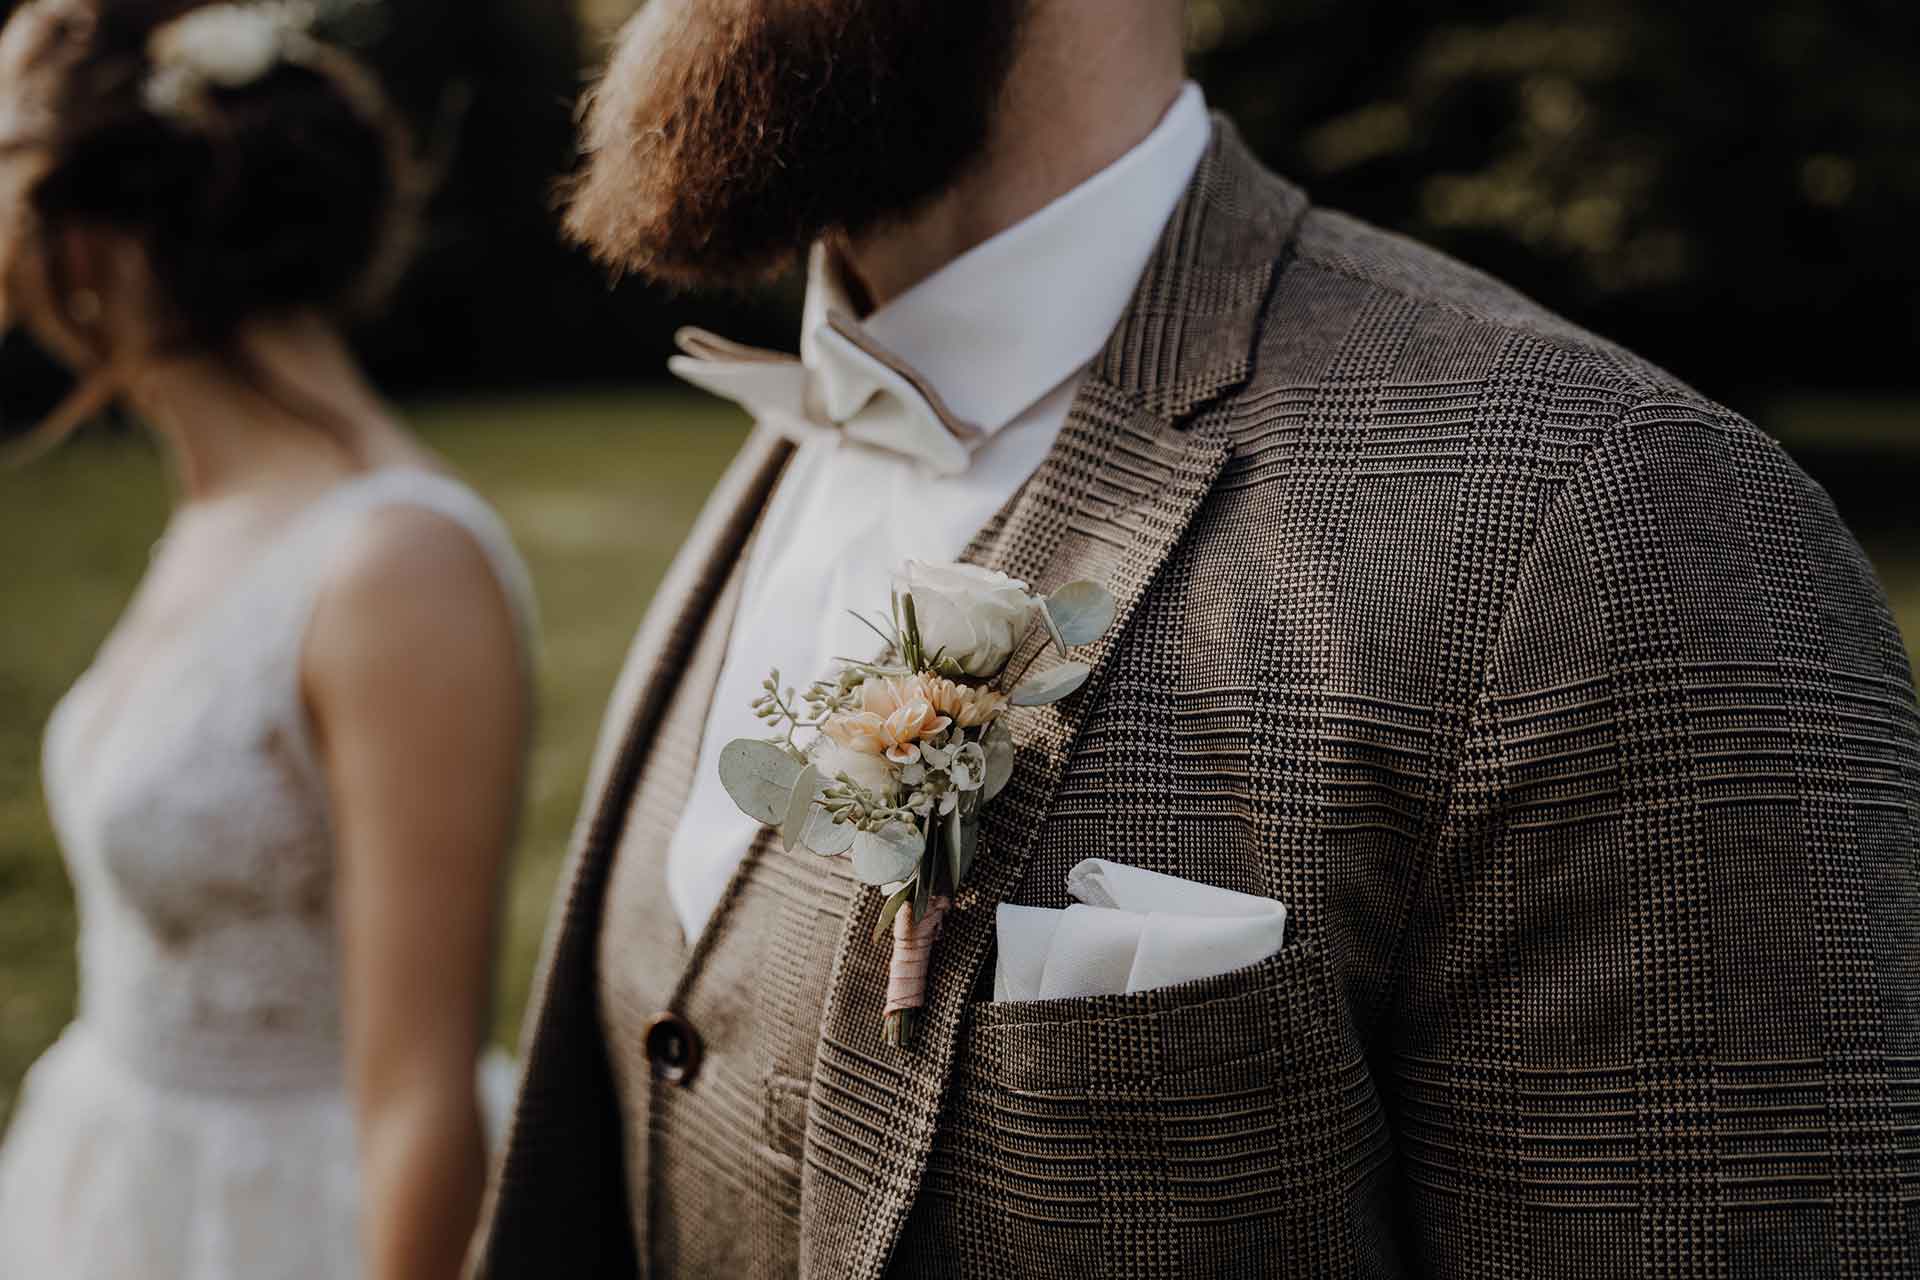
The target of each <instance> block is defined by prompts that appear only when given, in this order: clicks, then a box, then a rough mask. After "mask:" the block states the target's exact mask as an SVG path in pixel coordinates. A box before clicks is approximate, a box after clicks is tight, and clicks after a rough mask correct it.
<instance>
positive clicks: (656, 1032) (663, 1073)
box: [642, 1009, 700, 1087]
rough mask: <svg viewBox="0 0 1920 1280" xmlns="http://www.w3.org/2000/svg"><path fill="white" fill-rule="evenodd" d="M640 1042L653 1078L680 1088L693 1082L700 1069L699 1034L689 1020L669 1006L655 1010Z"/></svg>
mask: <svg viewBox="0 0 1920 1280" xmlns="http://www.w3.org/2000/svg"><path fill="white" fill-rule="evenodd" d="M642 1043H643V1044H644V1045H645V1046H646V1050H647V1061H648V1063H649V1064H651V1065H652V1067H653V1074H654V1078H655V1079H658V1080H664V1081H666V1082H667V1083H668V1084H677V1085H680V1086H682V1087H684V1086H686V1085H690V1084H692V1083H693V1077H694V1075H695V1074H696V1073H697V1072H698V1071H699V1070H700V1033H699V1032H698V1031H695V1030H694V1029H693V1024H692V1023H691V1022H688V1021H687V1020H686V1019H685V1018H683V1017H681V1016H680V1015H679V1014H677V1013H675V1012H674V1011H673V1010H671V1009H668V1010H667V1011H666V1012H664V1013H656V1014H655V1015H653V1021H651V1022H649V1023H648V1024H647V1033H646V1037H645V1039H644V1040H643V1041H642Z"/></svg>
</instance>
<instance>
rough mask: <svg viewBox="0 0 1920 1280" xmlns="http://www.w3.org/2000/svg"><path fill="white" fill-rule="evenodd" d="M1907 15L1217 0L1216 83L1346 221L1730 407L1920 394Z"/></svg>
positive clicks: (1919, 276)
mask: <svg viewBox="0 0 1920 1280" xmlns="http://www.w3.org/2000/svg"><path fill="white" fill-rule="evenodd" d="M1917 30H1920V27H1917V26H1916V9H1915V6H1914V5H1913V4H1912V3H1910V0H1840V2H1839V3H1835V2H1834V0H1746V3H1742V4H1726V3H1700V2H1698V0H1696V2H1694V3H1687V4H1675V3H1671V0H1559V2H1557V3H1531V4H1528V3H1516V2H1513V0H1506V2H1501V0H1455V2H1454V3H1450V4H1443V5H1430V6H1423V7H1420V8H1417V9H1416V8H1415V7H1413V6H1408V5H1405V4H1397V3H1385V2H1383V0H1272V2H1270V3H1260V2H1259V0H1214V2H1211V3H1204V4H1200V5H1198V6H1197V7H1196V9H1195V32H1194V35H1195V44H1196V46H1197V48H1198V50H1199V56H1198V59H1197V68H1198V72H1199V76H1200V78H1201V80H1202V81H1203V83H1204V84H1205V85H1206V87H1207V89H1208V91H1209V93H1210V94H1211V96H1212V97H1213V100H1214V102H1215V103H1216V104H1217V105H1218V106H1220V107H1221V108H1222V109H1224V110H1225V111H1226V112H1227V113H1228V114H1229V115H1232V116H1233V117H1234V118H1235V119H1236V120H1238V121H1239V122H1241V125H1242V127H1243V129H1244V130H1245V131H1246V133H1247V134H1248V136H1249V137H1250V138H1251V139H1253V141H1254V142H1255V145H1256V146H1257V147H1258V148H1259V149H1260V151H1261V153H1262V154H1263V155H1264V156H1265V157H1266V158H1267V160H1268V161H1269V162H1270V163H1271V164H1273V165H1274V166H1275V167H1276V168H1278V169H1280V170H1281V171H1282V172H1285V173H1288V174H1290V175H1292V176H1294V177H1295V178H1296V180H1298V181H1300V182H1302V183H1303V184H1304V185H1306V186H1307V187H1308V188H1309V190H1311V192H1312V193H1313V195H1314V197H1315V198H1316V199H1317V200H1319V201H1320V202H1322V203H1324V204H1329V205H1333V206H1336V207H1340V208H1344V209H1347V210H1349V211H1351V212H1354V213H1357V214H1360V215H1361V216H1363V217H1366V218H1368V219H1369V220H1372V221H1374V222H1377V223H1381V224H1383V225H1386V226H1390V227H1394V228H1397V229H1401V230H1404V231H1407V232H1409V233H1410V234H1413V235H1415V236H1418V237H1420V238H1422V239H1424V240H1427V241H1429V242H1431V243H1435V244H1438V245H1440V246H1442V247H1443V248H1445V249H1447V250H1449V251H1450V252H1452V253H1454V254H1456V255H1457V256H1459V257H1462V258H1464V259H1466V260H1467V261H1469V262H1472V263H1474V264H1475V265H1477V266H1481V267H1484V268H1486V269H1487V270H1490V271H1492V272H1493V273H1495V274H1496V275H1499V276H1502V277H1504V278H1505V279H1507V280H1508V281H1509V282H1511V283H1513V284H1515V285H1517V286H1519V287H1521V288H1523V289H1525V290H1526V291H1527V292H1529V293H1532V294H1534V295H1535V296H1537V297H1539V298H1541V299H1542V300H1544V301H1546V302H1548V303H1549V304H1551V305H1553V306H1554V307H1556V308H1557V309H1559V310H1562V311H1565V312H1568V313H1570V314H1571V315H1572V316H1573V317H1575V318H1576V319H1578V320H1580V321H1581V322H1582V323H1584V324H1586V325H1588V326H1589V327H1592V328H1595V329H1598V330H1600V331H1602V332H1604V333H1606V334H1608V335H1609V336H1613V337H1617V338H1620V339H1621V340H1623V341H1626V342H1627V343H1629V344H1630V345H1632V346H1634V347H1636V348H1638V349H1640V350H1641V351H1642V352H1644V353H1645V354H1647V355H1649V356H1651V357H1653V358H1655V359H1658V360H1661V361H1662V362H1664V363H1668V364H1670V365H1672V366H1673V367H1674V368H1675V369H1676V371H1678V372H1680V373H1682V374H1683V375H1684V376H1686V377H1688V378H1689V379H1691V380H1693V381H1695V382H1697V383H1699V384H1701V385H1702V386H1703V387H1704V389H1706V390H1708V391H1709V392H1711V393H1714V394H1717V395H1721V396H1724V397H1727V398H1745V397H1748V396H1752V395H1755V394H1759V393H1763V392H1766V391H1769V390H1775V389H1777V388H1778V385H1779V384H1780V383H1782V382H1788V383H1794V384H1799V385H1803V386H1805V385H1816V386H1826V387H1845V388H1849V389H1869V388H1893V387H1908V388H1910V387H1912V386H1914V385H1915V383H1916V372H1915V368H1914V353H1915V350H1916V344H1920V248H1916V239H1915V231H1916V220H1915V215H1916V214H1917V213H1920V93H1916V89H1915V83H1916V81H1915V77H1916V72H1920V39H1916V32H1917Z"/></svg>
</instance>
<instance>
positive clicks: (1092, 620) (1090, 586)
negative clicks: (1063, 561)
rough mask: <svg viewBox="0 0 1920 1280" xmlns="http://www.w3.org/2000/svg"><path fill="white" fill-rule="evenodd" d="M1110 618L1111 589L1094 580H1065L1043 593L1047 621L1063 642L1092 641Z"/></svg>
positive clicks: (1109, 622) (1107, 623)
mask: <svg viewBox="0 0 1920 1280" xmlns="http://www.w3.org/2000/svg"><path fill="white" fill-rule="evenodd" d="M1113 618H1114V603H1113V593H1112V592H1111V591H1108V590H1107V589H1106V588H1105V587H1103V586H1101V585H1100V584H1099V583H1097V582H1088V581H1087V580H1085V579H1084V578H1083V579H1081V580H1080V581H1078V582H1069V583H1068V584H1067V585H1066V586H1064V587H1062V588H1060V589H1059V590H1058V591H1056V592H1054V593H1053V594H1052V595H1050V596H1048V597H1047V625H1048V627H1049V629H1050V630H1052V632H1053V634H1054V636H1055V638H1056V639H1059V640H1061V641H1062V642H1064V643H1065V644H1069V645H1078V644H1092V643H1093V642H1094V641H1095V640H1098V639H1099V638H1100V637H1101V636H1103V635H1105V634H1107V629H1108V628H1109V627H1111V626H1112V625H1113Z"/></svg>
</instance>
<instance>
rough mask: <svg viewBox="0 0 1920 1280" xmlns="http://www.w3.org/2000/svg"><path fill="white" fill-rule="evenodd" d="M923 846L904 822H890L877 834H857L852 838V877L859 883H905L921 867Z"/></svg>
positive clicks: (913, 829)
mask: <svg viewBox="0 0 1920 1280" xmlns="http://www.w3.org/2000/svg"><path fill="white" fill-rule="evenodd" d="M925 847H926V843H925V841H924V840H923V839H922V837H921V835H920V832H919V831H918V830H916V829H915V828H914V827H912V826H910V825H908V824H907V823H904V822H892V823H888V824H887V825H886V826H884V827H882V828H881V829H880V830H878V831H860V832H856V833H855V834H854V837H853V874H854V877H855V878H856V879H858V880H859V881H860V882H861V883H862V884H892V883H893V882H894V881H896V880H905V879H906V878H907V877H909V876H911V875H912V874H913V873H914V870H915V869H916V868H917V867H919V865H920V854H921V852H922V851H923V850H924V849H925Z"/></svg>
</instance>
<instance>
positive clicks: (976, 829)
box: [947, 808, 980, 889]
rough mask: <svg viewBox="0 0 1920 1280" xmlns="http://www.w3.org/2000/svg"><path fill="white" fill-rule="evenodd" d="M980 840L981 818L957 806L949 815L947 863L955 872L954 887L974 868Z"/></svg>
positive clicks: (956, 887) (958, 885) (957, 886)
mask: <svg viewBox="0 0 1920 1280" xmlns="http://www.w3.org/2000/svg"><path fill="white" fill-rule="evenodd" d="M979 842H980V819H979V817H978V816H977V815H975V814H971V813H968V812H966V811H965V810H964V809H960V808H956V809H955V810H954V811H953V812H952V813H950V814H948V815H947V865H948V867H949V868H950V869H951V871H952V872H953V887H954V888H955V889H958V888H959V887H960V884H961V882H962V881H964V880H965V879H966V878H967V872H969V871H971V870H972V869H973V854H974V850H975V849H976V848H977V847H978V846H979Z"/></svg>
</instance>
